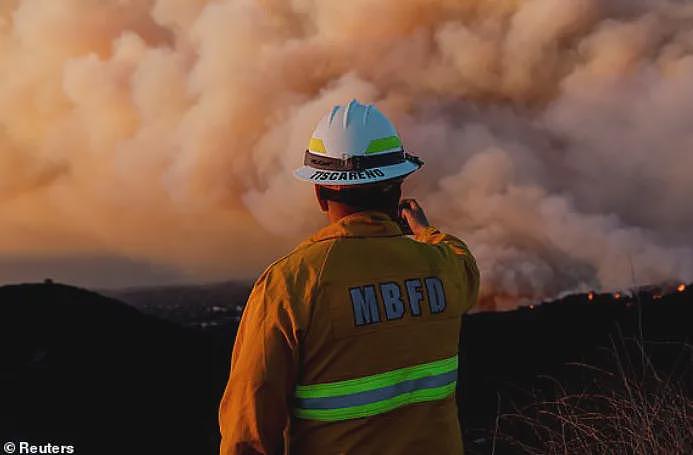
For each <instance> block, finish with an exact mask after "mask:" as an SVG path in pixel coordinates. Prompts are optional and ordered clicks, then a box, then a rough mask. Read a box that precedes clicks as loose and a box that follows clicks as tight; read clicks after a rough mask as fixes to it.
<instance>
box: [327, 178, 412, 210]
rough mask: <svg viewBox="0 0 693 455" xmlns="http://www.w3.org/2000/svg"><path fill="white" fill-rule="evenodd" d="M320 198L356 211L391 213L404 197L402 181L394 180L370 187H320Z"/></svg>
mask: <svg viewBox="0 0 693 455" xmlns="http://www.w3.org/2000/svg"><path fill="white" fill-rule="evenodd" d="M318 191H319V192H320V197H321V198H322V199H324V200H327V201H335V202H339V203H340V204H345V205H348V206H349V207H351V208H352V209H354V211H364V210H380V211H385V212H389V211H392V210H393V209H396V207H397V205H398V204H399V200H400V197H401V196H402V180H401V179H394V180H387V181H385V182H379V183H373V184H370V185H357V186H353V187H341V188H340V189H332V188H329V187H326V186H320V187H318Z"/></svg>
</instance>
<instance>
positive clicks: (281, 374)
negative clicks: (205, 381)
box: [219, 268, 299, 455]
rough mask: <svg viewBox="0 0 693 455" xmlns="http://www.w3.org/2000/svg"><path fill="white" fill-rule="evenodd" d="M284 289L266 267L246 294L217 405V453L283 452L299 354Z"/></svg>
mask: <svg viewBox="0 0 693 455" xmlns="http://www.w3.org/2000/svg"><path fill="white" fill-rule="evenodd" d="M290 291H291V290H290V289H289V286H288V284H287V280H286V278H285V277H283V276H282V275H281V273H275V272H273V270H272V268H270V269H268V271H267V272H265V274H263V275H262V276H261V277H260V278H259V279H258V281H257V282H256V284H255V286H254V288H253V290H252V292H251V294H250V297H249V298H248V302H247V304H246V307H245V310H244V312H243V317H242V318H241V323H240V327H239V331H238V335H237V337H236V342H235V344H234V348H233V354H232V356H231V358H232V360H231V374H230V376H229V381H228V383H227V385H226V390H225V391H224V395H223V398H222V400H221V404H220V408H219V426H220V430H221V435H222V441H221V449H220V453H221V455H232V454H233V455H236V454H276V453H281V452H282V451H283V443H284V437H283V433H284V432H285V431H286V430H287V428H288V423H289V413H290V411H291V399H292V397H293V395H294V387H295V381H296V376H297V369H298V367H297V365H298V352H299V350H298V338H299V330H298V326H299V324H298V323H297V321H296V315H295V312H294V310H293V309H292V305H291V301H290V300H291V299H292V294H291V292H290Z"/></svg>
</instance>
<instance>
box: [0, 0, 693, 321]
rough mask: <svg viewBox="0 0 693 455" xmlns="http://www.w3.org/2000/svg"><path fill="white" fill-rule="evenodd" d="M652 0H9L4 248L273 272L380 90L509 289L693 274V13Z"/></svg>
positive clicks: (0, 173) (486, 284) (435, 211)
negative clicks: (343, 135) (343, 120)
mask: <svg viewBox="0 0 693 455" xmlns="http://www.w3.org/2000/svg"><path fill="white" fill-rule="evenodd" d="M636 3H637V4H633V3H632V2H613V1H611V0H610V1H606V0H576V1H571V2H565V1H561V0H528V1H524V2H459V1H452V0H434V1H430V0H426V1H424V0H398V1H395V0H387V1H381V2H367V1H361V0H359V1H352V2H343V1H337V0H326V1H320V2H317V1H312V0H298V1H293V2H283V1H276V0H265V1H252V0H220V1H206V0H137V1H135V0H125V1H123V0H61V1H59V2H57V1H55V0H13V1H5V2H2V3H0V66H1V67H2V68H3V71H2V72H0V259H2V258H20V259H25V258H38V260H40V259H41V258H44V257H45V258H54V257H61V256H66V255H69V256H85V257H91V256H95V255H98V256H113V257H119V258H127V259H128V260H133V261H144V262H148V263H153V264H161V265H164V266H166V267H170V268H173V269H175V270H177V271H178V272H179V273H180V274H181V275H182V276H184V277H186V278H187V279H191V280H193V279H194V280H215V279H221V278H247V277H252V276H255V275H256V274H257V273H258V272H259V271H260V270H261V269H262V267H264V266H265V265H266V264H267V263H269V262H271V261H272V260H273V259H274V258H276V257H277V256H280V255H282V254H284V253H285V252H287V251H288V250H290V249H291V248H292V246H293V245H294V244H295V243H296V242H298V241H299V240H300V239H302V238H303V237H304V236H306V235H308V234H309V233H310V232H311V231H312V230H314V229H316V228H317V227H319V226H320V225H321V224H322V223H324V219H323V217H322V215H321V214H320V213H319V211H318V210H317V207H316V204H315V203H314V201H313V199H312V193H311V188H309V187H307V186H304V185H302V184H301V183H300V182H297V181H294V179H293V178H292V176H291V170H292V169H293V168H294V167H296V166H298V165H299V164H300V160H301V154H302V151H303V150H304V148H305V144H306V140H307V138H308V137H309V134H310V131H311V129H312V127H313V125H314V124H315V123H316V121H317V120H318V119H319V118H320V116H321V115H322V114H323V113H324V112H326V111H327V110H328V109H329V108H330V107H331V105H333V104H336V103H343V102H345V101H348V100H350V99H351V98H358V99H360V100H361V101H363V102H376V103H378V105H379V107H380V108H381V109H382V110H383V111H385V112H386V113H387V114H388V115H390V116H391V117H392V118H393V119H394V120H395V122H396V123H397V125H398V126H399V129H400V132H401V134H402V136H403V137H404V140H405V143H406V144H407V147H408V148H409V149H411V150H412V151H413V152H415V153H417V154H419V155H421V156H422V158H423V159H424V161H425V162H426V166H425V168H424V171H423V172H422V173H420V175H417V176H416V177H412V179H411V181H410V182H409V187H408V188H406V191H407V192H408V195H413V196H416V197H417V198H419V199H420V200H421V201H422V203H423V204H424V206H425V207H426V208H427V210H428V211H429V217H430V218H431V219H432V220H433V222H434V223H436V224H438V225H440V227H441V228H444V229H446V230H449V231H451V232H453V233H457V234H459V235H461V236H463V237H464V238H465V239H466V240H468V241H469V243H470V245H471V247H472V249H473V251H474V252H475V254H476V255H477V256H478V259H479V264H480V267H481V271H482V275H483V285H482V288H483V289H482V295H483V296H484V298H485V299H490V301H491V302H492V305H493V306H496V307H506V308H507V307H511V306H513V305H515V304H516V303H517V301H518V299H522V298H525V297H527V296H529V298H533V299H538V298H542V297H545V296H552V295H556V294H558V293H560V292H562V291H566V290H571V289H578V290H580V289H589V288H598V289H609V288H612V289H617V288H624V287H627V286H630V285H631V284H632V273H631V271H632V270H631V267H630V264H632V265H633V267H632V269H633V270H634V271H635V274H636V277H637V279H638V281H640V282H659V281H663V280H668V279H688V278H691V277H693V263H692V259H691V258H693V254H691V251H692V248H693V245H692V244H691V240H690V236H689V235H688V232H689V227H690V225H691V223H692V222H693V209H691V205H690V203H689V195H690V193H691V192H692V191H693V187H692V186H691V185H692V183H691V179H690V172H689V170H690V169H691V168H693V161H692V160H693V158H691V154H690V153H689V152H688V149H687V147H690V143H691V140H693V137H692V136H691V134H692V133H691V130H690V124H689V121H688V119H690V118H691V117H692V116H693V107H692V106H691V103H690V99H691V98H693V88H692V86H691V84H690V81H691V80H692V79H693V64H692V63H691V62H693V60H692V59H693V53H692V51H691V50H692V49H693V42H692V41H691V40H692V38H691V37H693V25H692V24H693V16H691V11H690V8H689V7H688V6H687V5H685V4H683V3H681V4H678V3H676V4H672V3H671V2H666V1H664V0H661V1H654V2H636ZM640 3H642V4H640ZM662 144H666V147H663V146H662ZM655 151H656V152H655ZM2 280H3V277H2V276H0V281H2Z"/></svg>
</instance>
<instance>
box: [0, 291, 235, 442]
mask: <svg viewBox="0 0 693 455" xmlns="http://www.w3.org/2000/svg"><path fill="white" fill-rule="evenodd" d="M232 336H233V333H232V332H230V333H229V337H232ZM221 349H222V348H221V347H220V345H219V344H217V343H215V342H214V341H213V340H212V338H211V337H209V336H207V335H206V334H203V333H202V332H199V331H193V330H189V329H184V328H181V327H177V326H176V325H174V324H172V323H169V322H166V321H161V320H159V319H156V318H154V317H152V316H147V315H143V314H142V313H140V312H139V311H137V310H136V309H134V308H132V307H130V306H127V305H125V304H123V303H121V302H118V301H117V300H114V299H111V298H107V297H103V296H101V295H99V294H96V293H94V292H90V291H86V290H83V289H78V288H74V287H70V286H65V285H60V284H52V283H47V284H24V285H16V286H4V287H0V362H2V370H3V373H2V374H1V375H0V403H2V405H1V406H0V440H2V441H30V442H33V443H37V444H38V443H46V442H52V443H63V444H74V445H75V450H76V453H80V454H111V453H113V454H137V453H143V454H145V453H146V454H160V453H191V454H206V453H214V451H215V450H216V447H217V444H218V441H217V437H216V431H214V429H215V428H216V408H217V402H218V399H219V396H220V394H221V390H222V389H221V388H222V387H223V384H224V375H225V374H226V372H227V370H228V368H227V363H228V360H227V358H228V353H226V352H221V351H220V350H221Z"/></svg>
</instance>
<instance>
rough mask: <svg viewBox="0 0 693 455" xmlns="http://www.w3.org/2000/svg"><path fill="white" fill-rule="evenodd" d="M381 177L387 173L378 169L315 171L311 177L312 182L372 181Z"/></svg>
mask: <svg viewBox="0 0 693 455" xmlns="http://www.w3.org/2000/svg"><path fill="white" fill-rule="evenodd" d="M379 177H385V173H384V172H383V171H382V170H380V169H378V168H375V169H367V170H365V171H348V172H347V171H335V172H325V171H315V172H313V174H312V175H311V176H310V177H309V178H310V179H311V180H331V181H339V180H348V181H352V180H371V179H377V178H379Z"/></svg>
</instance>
